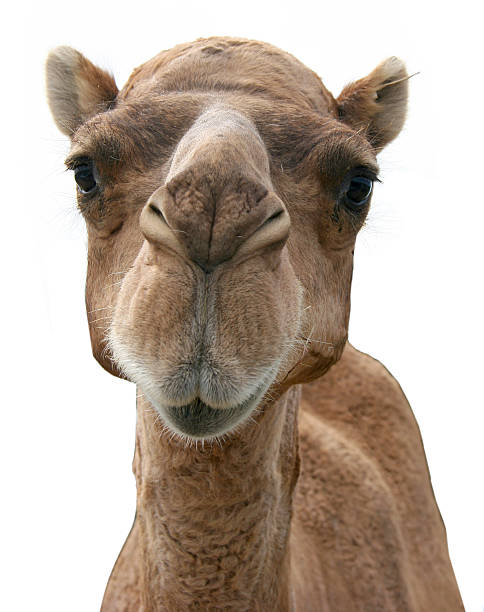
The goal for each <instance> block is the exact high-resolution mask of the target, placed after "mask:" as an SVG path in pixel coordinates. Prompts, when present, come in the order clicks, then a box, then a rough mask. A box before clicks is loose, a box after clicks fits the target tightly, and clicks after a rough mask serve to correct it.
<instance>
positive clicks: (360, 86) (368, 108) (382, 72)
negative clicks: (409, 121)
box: [337, 57, 410, 151]
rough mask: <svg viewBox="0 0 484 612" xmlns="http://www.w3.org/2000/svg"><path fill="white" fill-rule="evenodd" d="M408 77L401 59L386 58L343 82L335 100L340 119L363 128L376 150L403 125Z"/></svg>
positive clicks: (387, 141)
mask: <svg viewBox="0 0 484 612" xmlns="http://www.w3.org/2000/svg"><path fill="white" fill-rule="evenodd" d="M409 78H410V77H409V76H408V74H407V70H406V68H405V64H404V63H403V62H402V60H400V59H398V58H397V57H390V58H388V59H387V60H385V61H384V62H382V63H381V64H380V65H379V66H377V67H376V68H375V70H373V72H371V73H370V74H369V75H368V76H367V77H365V78H363V79H360V80H359V81H355V82H354V83H350V84H349V85H346V87H345V88H344V89H343V91H342V92H341V94H340V95H339V97H338V99H337V104H338V112H339V116H340V118H341V120H342V121H344V122H345V123H347V124H348V125H350V126H351V127H353V128H355V129H359V130H363V131H364V132H365V133H366V136H367V138H368V140H369V141H370V142H371V144H372V145H373V146H374V147H375V149H377V150H378V151H380V150H381V149H383V147H384V146H385V145H387V144H388V143H389V142H390V141H392V140H393V139H394V138H396V136H398V134H399V133H400V130H401V129H402V127H403V123H404V121H405V116H406V113H407V97H408V79H409Z"/></svg>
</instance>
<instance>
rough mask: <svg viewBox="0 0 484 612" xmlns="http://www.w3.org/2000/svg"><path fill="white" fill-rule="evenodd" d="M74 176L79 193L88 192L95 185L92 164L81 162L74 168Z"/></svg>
mask: <svg viewBox="0 0 484 612" xmlns="http://www.w3.org/2000/svg"><path fill="white" fill-rule="evenodd" d="M74 178H75V179H76V183H77V186H78V187H79V191H80V192H81V193H89V192H90V191H92V190H93V189H94V188H95V187H96V179H95V178H94V174H93V169H92V166H91V165H89V164H82V165H81V166H77V168H76V169H75V170H74Z"/></svg>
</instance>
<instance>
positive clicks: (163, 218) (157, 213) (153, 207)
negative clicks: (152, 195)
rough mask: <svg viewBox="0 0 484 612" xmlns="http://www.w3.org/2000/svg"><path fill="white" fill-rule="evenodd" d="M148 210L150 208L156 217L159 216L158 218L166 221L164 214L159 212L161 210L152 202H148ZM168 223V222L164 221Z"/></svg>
mask: <svg viewBox="0 0 484 612" xmlns="http://www.w3.org/2000/svg"><path fill="white" fill-rule="evenodd" d="M149 208H150V210H152V211H153V212H154V213H155V214H156V215H157V216H158V217H160V219H161V220H162V221H163V222H164V223H166V219H165V216H164V215H163V213H162V212H161V210H160V209H159V208H157V207H156V206H155V205H154V204H150V205H149ZM166 224H167V225H168V223H166Z"/></svg>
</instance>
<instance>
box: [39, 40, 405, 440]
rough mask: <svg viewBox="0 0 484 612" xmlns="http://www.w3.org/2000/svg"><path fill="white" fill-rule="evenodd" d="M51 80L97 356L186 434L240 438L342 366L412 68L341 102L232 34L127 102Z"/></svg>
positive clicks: (168, 54) (383, 76)
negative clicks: (358, 262) (84, 236)
mask: <svg viewBox="0 0 484 612" xmlns="http://www.w3.org/2000/svg"><path fill="white" fill-rule="evenodd" d="M47 84H48V97H49V103H50V106H51V109H52V113H53V115H54V118H55V121H56V123H57V125H58V127H59V128H60V129H61V131H63V132H64V133H65V134H68V135H69V137H70V139H71V142H72V148H71V151H70V153H69V156H68V158H67V160H66V164H67V166H68V168H70V169H71V170H72V171H73V173H74V177H75V180H76V183H77V197H78V207H79V210H80V211H81V213H82V215H83V217H84V219H85V221H86V225H87V233H88V271H87V282H86V304H87V312H88V319H89V329H90V334H91V341H92V348H93V353H94V355H95V357H96V359H97V360H98V361H99V362H100V363H101V365H102V366H103V367H104V368H106V369H107V370H109V371H110V372H111V373H113V374H115V375H118V376H123V377H126V378H128V379H129V380H132V381H134V382H135V383H136V384H137V385H138V386H139V387H140V390H141V392H142V393H144V394H145V395H146V396H147V397H148V398H149V400H150V402H151V403H152V405H153V406H154V407H155V408H156V410H157V411H158V412H159V414H160V416H161V418H162V419H163V421H164V423H165V424H166V426H167V428H168V429H170V430H171V431H173V432H176V433H178V434H180V435H182V436H187V437H188V438H195V439H197V438H198V439H208V438H213V437H216V436H219V435H223V434H224V433H227V432H231V431H233V430H235V429H236V428H237V427H238V426H240V425H241V424H242V423H243V422H244V421H245V420H247V419H248V418H249V417H250V415H251V414H253V413H254V411H255V409H256V407H258V406H259V407H260V406H261V404H262V403H263V402H264V401H265V399H266V398H268V397H273V396H274V395H276V394H277V393H279V392H281V390H282V391H283V390H284V389H286V388H287V387H288V386H290V385H293V384H296V383H302V382H306V381H309V380H311V379H313V378H316V377H318V376H320V375H321V374H323V373H324V372H325V371H326V370H327V369H328V368H329V367H330V366H331V365H332V364H333V363H335V362H336V361H337V360H338V358H339V356H340V355H341V352H342V350H343V347H344V345H345V342H346V339H347V329H348V318H349V310H350V287H351V276H352V268H353V251H354V244H355V239H356V235H357V233H358V231H359V229H360V228H361V227H362V225H363V223H364V221H365V217H366V215H367V213H368V208H369V205H370V198H371V192H372V186H373V182H374V181H375V180H377V175H378V167H377V163H376V154H377V153H378V152H379V151H380V150H381V149H382V148H383V147H384V146H385V145H386V144H387V143H388V142H390V141H391V140H392V139H393V138H395V136H396V135H397V134H398V133H399V131H400V129H401V127H402V124H403V121H404V117H405V109H406V99H407V74H406V71H405V67H404V65H403V64H402V62H401V61H400V60H398V59H396V58H391V59H388V60H386V61H384V62H383V63H382V64H380V65H379V66H378V67H377V68H376V69H375V70H374V71H373V72H371V73H370V74H369V75H368V76H367V77H365V78H363V79H361V80H359V81H356V82H354V83H352V84H350V85H348V86H346V87H345V88H344V89H343V91H342V93H341V94H340V96H339V97H338V98H336V99H335V98H334V97H333V96H332V95H331V94H330V93H329V92H328V91H327V90H326V89H325V87H324V86H323V84H322V83H321V81H320V80H319V78H318V77H317V76H316V75H315V74H314V73H313V72H311V71H310V70H308V69H307V68H306V67H305V66H303V65H302V64H301V63H299V62H298V61H297V60H295V59H294V58H293V57H292V56H290V55H288V54H286V53H284V52H282V51H280V50H278V49H275V48H274V47H271V46H269V45H267V44H263V43H256V42H252V41H244V40H236V39H226V38H216V39H209V40H199V41H197V42H194V43H191V44H188V45H180V46H178V47H175V48H174V49H172V50H170V51H165V52H162V53H161V54H159V55H158V56H156V57H155V58H153V59H152V60H150V61H149V62H147V63H145V64H143V65H142V66H140V67H139V68H137V69H136V70H135V71H134V72H133V74H132V75H131V77H130V78H129V80H128V82H127V84H126V85H125V86H124V88H123V89H121V90H120V91H118V88H117V86H116V84H115V81H114V79H113V78H112V76H110V75H109V74H108V73H106V72H105V71H103V70H101V69H100V68H98V67H96V66H94V65H93V64H92V63H91V62H90V61H88V60H87V59H86V58H85V57H84V56H82V55H81V54H80V53H79V52H78V51H75V50H74V49H71V48H69V47H59V48H57V49H55V50H54V51H53V52H52V53H51V54H50V56H49V58H48V62H47Z"/></svg>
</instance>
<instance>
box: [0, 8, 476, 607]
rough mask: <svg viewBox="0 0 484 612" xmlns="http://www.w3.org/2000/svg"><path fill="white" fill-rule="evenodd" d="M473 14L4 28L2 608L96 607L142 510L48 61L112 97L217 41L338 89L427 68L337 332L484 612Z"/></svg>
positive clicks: (271, 11)
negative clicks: (410, 453)
mask: <svg viewBox="0 0 484 612" xmlns="http://www.w3.org/2000/svg"><path fill="white" fill-rule="evenodd" d="M473 6H477V3H470V2H465V1H464V2H459V3H452V5H451V4H450V3H445V2H419V3H412V2H404V3H400V2H389V1H386V2H371V1H370V2H352V1H345V2H341V3H338V2H331V3H327V5H325V3H324V2H323V0H319V1H318V2H317V3H316V2H314V3H313V2H309V1H307V0H301V1H299V2H291V3H289V2H288V3H284V2H275V1H266V2H263V1H258V2H253V1H252V0H250V1H246V2H240V3H230V2H228V1H227V2H211V1H210V0H206V1H205V2H201V1H197V2H192V1H186V0H185V1H184V2H178V3H177V2H173V1H172V2H171V3H170V4H163V3H162V2H157V3H152V4H151V3H146V2H142V1H140V2H133V3H130V4H129V6H125V5H123V3H121V2H116V3H114V2H104V3H103V2H100V1H98V2H89V1H86V0H84V1H83V2H79V3H66V2H48V1H47V2H42V3H40V2H37V3H27V4H25V3H24V4H23V5H21V6H20V5H19V6H18V7H17V8H15V7H14V10H15V19H14V20H11V21H10V20H8V19H7V20H6V21H5V18H6V15H3V18H4V21H3V25H4V32H3V33H2V60H3V61H2V73H3V74H2V106H4V110H3V113H2V116H3V118H4V120H3V123H2V145H3V146H2V147H1V150H2V159H3V161H2V173H1V176H2V179H1V181H2V185H1V187H2V191H1V194H2V195H1V200H2V202H1V211H2V217H1V219H2V224H1V241H0V245H1V266H2V267H1V280H2V283H1V291H2V294H1V307H2V319H1V320H2V343H1V346H2V351H1V358H2V361H3V362H4V363H3V365H2V370H1V371H2V387H1V389H2V394H1V398H2V399H1V413H0V414H1V417H2V426H1V429H0V431H1V444H0V449H1V453H2V457H1V461H2V491H3V496H2V503H1V510H2V522H1V525H2V540H1V542H2V543H1V548H0V550H1V556H2V559H1V562H2V565H3V567H2V568H1V575H2V583H3V585H4V586H3V587H2V591H1V594H0V607H1V608H2V609H3V610H6V611H7V610H8V611H11V610H22V611H27V610H29V611H31V610H42V611H43V610H46V611H47V610H48V611H49V612H54V611H59V612H60V611H62V612H65V611H69V612H73V611H83V612H85V611H89V610H97V609H99V605H100V602H101V598H102V594H103V590H104V586H105V584H106V582H107V579H108V576H109V572H110V570H111V567H112V565H113V563H114V560H115V558H116V555H117V553H118V551H119V549H120V547H121V544H122V542H123V540H124V538H125V536H126V534H127V532H128V530H129V528H130V525H131V522H132V519H133V516H134V507H135V487H134V479H133V477H132V475H131V465H130V464H131V457H132V452H133V443H134V426H135V405H134V404H135V389H134V387H133V386H132V385H130V384H129V383H126V382H122V381H119V380H116V379H114V378H113V377H110V376H109V375H108V374H106V373H105V372H104V371H102V370H101V368H100V367H99V366H98V365H97V364H96V363H95V361H94V359H93V358H92V356H91V353H90V345H89V339H88V330H87V325H86V317H85V312H84V304H83V299H84V297H83V284H84V274H85V260H86V249H85V235H84V228H83V222H82V220H81V219H80V217H79V216H78V214H77V212H76V210H75V199H74V192H75V190H74V182H73V179H72V176H70V175H69V174H68V173H66V172H64V169H63V158H64V156H65V154H66V152H67V150H68V146H67V142H66V139H65V138H64V137H63V136H62V135H61V134H60V133H58V132H57V130H56V128H55V126H54V124H53V122H52V120H51V118H50V115H49V112H48V109H47V106H46V103H45V96H44V81H43V79H44V76H43V62H44V60H45V57H46V55H47V53H48V51H49V50H50V49H51V48H53V47H54V46H56V45H58V44H69V45H72V46H75V47H77V48H78V49H79V50H81V51H82V52H83V53H84V54H85V55H87V57H89V58H90V59H91V60H93V61H94V62H96V63H98V64H100V65H102V66H103V67H107V68H109V69H111V70H112V71H113V72H114V74H115V76H116V79H117V82H118V85H122V84H123V83H124V81H125V80H126V78H127V77H128V75H129V73H130V71H131V69H132V68H133V67H135V66H137V65H138V64H140V63H142V62H143V61H145V60H147V59H149V58H150V57H151V56H153V55H154V54H156V53H157V52H158V51H160V50H162V49H165V48H169V47H171V46H172V45H174V44H176V43H178V42H185V41H188V40H192V39H194V38H197V37H200V36H207V35H214V34H224V35H233V36H243V37H248V38H256V39H261V40H266V41H268V42H271V43H273V44H275V45H277V46H279V47H282V48H284V49H285V50H287V51H289V52H291V53H293V54H294V55H295V56H296V57H298V58H299V59H300V60H302V61H303V62H304V63H306V64H307V65H308V66H309V67H310V68H312V69H313V70H315V71H316V72H317V73H318V74H319V75H320V76H321V77H322V78H323V80H324V82H325V84H326V85H327V87H328V88H329V89H330V90H331V91H332V92H333V93H334V94H335V95H337V94H338V93H339V91H340V90H341V88H342V87H343V85H344V84H345V83H346V82H348V81H350V80H353V79H356V78H360V77H362V76H364V75H366V74H367V73H368V72H370V71H371V70H372V69H373V68H374V67H375V66H376V65H377V64H378V63H379V62H380V61H381V60H383V59H384V58H386V57H388V56H390V55H398V56H400V57H401V58H403V59H404V60H405V61H406V62H407V66H408V69H409V71H410V72H417V71H420V74H419V75H418V76H416V77H414V78H413V79H412V80H411V85H410V111H409V116H408V121H407V124H406V127H405V129H404V131H403V133H402V134H401V136H400V137H399V139H398V140H397V141H396V142H394V143H393V144H391V145H390V146H389V147H388V149H387V150H386V151H385V152H384V153H383V154H382V155H381V157H380V163H381V168H382V176H383V179H384V183H383V185H379V186H377V188H376V190H375V194H374V198H373V210H372V212H371V215H370V219H369V221H368V225H367V227H366V228H364V230H363V231H362V233H361V235H360V237H359V239H358V244H357V250H356V266H355V275H354V286H353V306H352V320H351V327H350V339H351V341H352V342H353V344H355V345H356V346H357V347H358V348H361V349H362V350H364V351H367V352H369V353H371V354H372V355H374V356H375V357H377V358H378V359H380V360H381V361H383V362H384V363H385V364H386V365H387V366H388V367H389V369H390V370H391V371H392V372H393V374H394V375H395V376H396V377H397V378H398V380H399V381H400V382H401V384H402V386H403V389H404V390H405V392H406V394H407V396H408V398H409V400H410V402H411V404H412V406H413V408H414V411H415V414H416V417H417V420H418V422H419V424H420V428H421V431H422V435H423V439H424V443H425V448H426V452H427V457H428V462H429V466H430V471H431V474H432V481H433V485H434V489H435V493H436V497H437V501H438V503H439V506H440V510H441V513H442V516H443V518H444V521H445V523H446V526H447V531H448V538H449V548H450V554H451V558H452V561H453V565H454V569H455V573H456V576H457V579H458V582H459V585H460V588H461V591H462V596H463V599H464V602H465V606H466V610H467V611H468V612H482V610H483V609H484V585H483V583H484V561H483V559H484V552H483V551H484V535H483V528H482V518H483V516H484V494H483V476H482V471H483V465H484V451H483V446H484V445H483V434H482V429H483V425H484V417H483V408H484V402H483V394H482V373H481V370H482V362H483V360H482V348H481V347H482V341H483V325H482V316H483V306H484V304H483V299H482V291H481V286H482V276H483V275H482V263H483V260H482V255H481V242H482V231H483V222H484V215H483V207H484V197H483V194H484V188H483V187H484V183H483V169H482V162H483V159H482V146H483V145H482V143H483V130H482V113H483V102H482V100H483V98H484V96H483V84H482V83H483V79H482V63H483V59H484V58H483V53H482V34H481V31H480V25H481V19H480V18H479V17H478V15H477V13H476V12H475V10H474V9H473V8H472V7H473ZM5 26H7V27H6V28H5ZM5 587H6V588H5ZM429 612H434V611H429ZM435 612H437V611H435Z"/></svg>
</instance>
